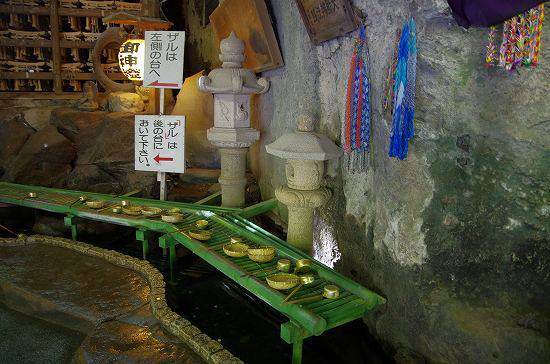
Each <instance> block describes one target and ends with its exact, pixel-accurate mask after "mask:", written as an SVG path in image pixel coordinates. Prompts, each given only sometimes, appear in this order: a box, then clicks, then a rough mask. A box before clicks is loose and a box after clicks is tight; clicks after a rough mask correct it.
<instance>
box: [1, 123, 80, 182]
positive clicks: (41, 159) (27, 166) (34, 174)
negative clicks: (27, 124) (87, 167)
mask: <svg viewBox="0 0 550 364" xmlns="http://www.w3.org/2000/svg"><path fill="white" fill-rule="evenodd" d="M74 157H75V150H74V148H73V145H72V143H71V142H70V141H69V140H68V139H67V138H65V137H64V136H63V135H61V134H59V133H58V132H57V129H56V128H55V127H54V126H48V127H45V128H43V129H41V130H40V131H38V132H36V133H34V134H33V135H32V136H30V137H29V139H28V140H27V142H26V143H25V144H24V146H23V147H22V148H21V150H20V151H19V153H18V154H17V156H16V157H15V158H14V159H13V160H12V162H11V163H10V164H9V166H7V167H6V173H5V174H4V176H3V178H4V179H5V180H7V181H10V182H17V183H23V184H37V183H39V184H41V185H43V186H46V187H64V186H65V184H66V180H67V176H68V175H69V172H70V171H71V163H72V161H73V159H74Z"/></svg>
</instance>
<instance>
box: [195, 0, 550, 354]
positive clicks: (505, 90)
mask: <svg viewBox="0 0 550 364" xmlns="http://www.w3.org/2000/svg"><path fill="white" fill-rule="evenodd" d="M268 3H270V7H271V10H272V17H273V20H274V23H275V24H276V33H277V34H278V39H279V45H280V47H281V51H282V54H283V58H284V61H285V66H284V67H282V68H279V69H277V70H273V71H269V72H264V73H263V75H262V76H264V77H267V78H269V79H270V80H271V89H270V91H269V92H268V93H267V94H265V95H262V96H261V97H259V98H258V99H257V102H256V117H257V120H258V122H259V123H260V129H261V135H262V138H261V140H260V142H259V143H258V144H257V145H256V146H255V147H254V148H252V149H251V160H255V161H257V164H258V168H257V169H256V168H255V169H254V171H255V173H256V177H257V178H258V180H259V184H260V187H261V192H262V197H263V198H264V199H267V198H271V197H273V196H274V189H275V188H276V187H277V186H279V185H281V184H283V183H285V177H284V162H283V161H282V160H280V159H277V158H275V157H273V156H269V155H267V154H266V153H265V148H264V147H265V145H266V144H269V143H271V142H272V141H274V140H275V139H276V138H277V137H279V136H280V135H282V134H283V133H285V132H289V131H291V130H293V129H294V128H295V124H296V120H297V118H298V116H299V115H300V114H302V113H310V114H313V115H314V116H316V117H317V119H318V120H319V122H320V123H319V126H318V130H319V131H321V132H323V133H325V134H327V135H328V136H329V137H330V138H331V139H333V140H334V141H335V142H336V143H337V144H339V138H340V135H339V134H340V127H341V124H342V122H343V118H344V114H345V111H344V110H345V106H344V105H345V90H346V85H347V75H348V67H349V60H350V55H351V52H352V49H353V43H354V37H355V34H354V33H352V34H350V35H348V36H344V37H340V38H337V39H333V40H330V41H327V42H325V43H323V44H322V45H320V46H314V45H313V44H312V43H311V42H310V40H309V37H308V35H307V33H306V30H305V28H304V25H303V23H302V21H301V19H300V16H299V13H298V9H297V7H296V5H295V3H294V2H293V1H274V0H272V1H268ZM353 3H354V5H355V6H356V7H357V8H358V9H360V10H361V11H363V13H365V14H366V15H367V16H368V20H367V36H368V42H369V51H370V63H369V68H370V85H371V110H372V118H371V122H372V131H371V138H372V139H371V145H372V147H371V151H370V162H369V169H368V171H367V172H365V173H352V172H350V171H348V169H347V168H346V167H345V166H344V165H343V164H342V163H341V161H331V162H328V164H327V173H328V176H327V179H326V184H327V185H328V186H329V187H330V188H331V189H332V190H333V198H332V199H331V201H330V202H329V203H328V204H327V205H326V206H325V207H323V208H321V209H320V210H319V211H318V213H317V214H316V221H315V227H316V231H315V250H316V253H315V254H316V257H317V258H318V259H320V260H322V261H324V262H325V263H327V264H329V265H333V266H334V267H335V269H337V270H339V271H341V272H342V273H344V274H345V275H347V276H349V277H350V278H352V279H354V280H356V281H359V282H361V283H362V284H364V285H365V286H367V287H369V288H371V289H374V290H376V291H377V292H379V293H381V294H382V295H384V296H385V297H386V298H387V299H388V303H387V305H386V307H384V308H383V309H382V310H380V311H379V312H377V313H375V314H372V315H370V316H368V317H366V318H365V321H366V323H367V324H368V327H369V329H370V330H371V332H373V333H374V334H375V335H376V336H377V337H378V338H379V339H380V340H381V341H383V342H385V343H388V344H389V347H391V348H392V350H394V352H395V357H396V359H398V360H399V361H408V360H413V361H423V360H425V359H428V360H429V361H432V362H520V361H528V362H545V361H546V362H547V361H548V359H549V358H550V341H549V338H550V321H549V317H550V305H549V304H548V302H549V299H550V263H549V260H550V245H549V236H550V233H549V229H550V202H549V201H550V200H549V199H550V188H549V186H550V175H549V173H550V172H549V170H550V168H549V167H550V152H549V147H550V134H549V131H550V123H549V120H550V103H549V101H550V96H549V95H550V93H549V91H550V81H549V75H550V57H549V56H548V55H549V49H548V46H547V45H548V44H550V43H549V42H550V34H549V33H550V32H548V31H546V29H545V32H544V33H543V34H544V35H543V40H542V44H543V46H542V54H541V62H540V65H539V67H537V68H521V69H520V71H519V72H518V73H513V74H508V73H506V72H504V71H502V70H501V69H499V68H495V69H493V68H486V67H484V63H483V62H484V55H485V45H486V39H487V30H486V29H469V30H464V29H462V28H460V27H458V26H457V24H456V23H455V21H454V20H453V19H452V17H451V15H450V10H449V8H448V5H447V3H446V2H445V1H444V0H417V1H404V0H396V1H391V2H390V1H384V0H367V1H353ZM410 16H413V17H414V18H415V20H416V21H417V27H418V68H417V88H416V92H417V99H416V115H415V128H416V135H415V137H414V139H413V140H412V142H411V144H410V152H409V156H408V158H407V160H405V161H399V160H395V159H390V158H389V157H388V155H387V153H388V146H389V133H390V120H389V119H388V117H387V116H385V115H384V114H383V112H382V98H383V95H382V93H383V84H384V80H385V72H386V67H387V64H388V62H389V59H390V57H391V53H392V42H393V39H394V34H395V31H396V30H397V29H398V28H400V27H401V26H402V24H403V23H404V22H405V21H406V20H407V19H408V18H409V17H410ZM190 30H191V33H194V37H196V38H197V39H203V38H201V37H203V36H210V33H209V32H211V31H209V30H208V29H206V30H205V29H202V28H201V29H193V28H191V29H190ZM197 44H198V45H197V46H198V47H199V48H200V47H203V46H211V44H210V43H209V42H203V43H201V44H199V43H197ZM215 56H217V55H216V53H212V52H211V49H210V50H202V51H201V53H199V58H200V62H201V63H202V64H212V63H213V62H215ZM277 212H278V213H279V214H280V215H281V216H282V217H285V216H286V211H285V208H284V206H280V207H279V210H278V211H277Z"/></svg>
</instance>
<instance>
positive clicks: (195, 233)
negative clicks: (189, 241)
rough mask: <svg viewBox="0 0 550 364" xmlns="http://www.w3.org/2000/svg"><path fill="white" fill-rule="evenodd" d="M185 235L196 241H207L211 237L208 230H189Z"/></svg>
mask: <svg viewBox="0 0 550 364" xmlns="http://www.w3.org/2000/svg"><path fill="white" fill-rule="evenodd" d="M187 233H188V234H189V236H190V237H192V238H193V239H197V240H208V239H210V238H211V237H212V232H211V231H210V230H189V231H188V232H187Z"/></svg>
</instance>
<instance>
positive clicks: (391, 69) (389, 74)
mask: <svg viewBox="0 0 550 364" xmlns="http://www.w3.org/2000/svg"><path fill="white" fill-rule="evenodd" d="M400 38H401V29H398V30H397V31H396V32H395V40H394V43H393V47H392V49H393V54H392V57H391V61H390V64H389V65H388V69H387V70H386V82H385V84H384V104H383V105H382V106H383V109H384V112H385V113H389V114H390V115H391V112H392V110H393V85H394V81H395V80H394V75H395V67H396V66H397V50H398V45H399V39H400Z"/></svg>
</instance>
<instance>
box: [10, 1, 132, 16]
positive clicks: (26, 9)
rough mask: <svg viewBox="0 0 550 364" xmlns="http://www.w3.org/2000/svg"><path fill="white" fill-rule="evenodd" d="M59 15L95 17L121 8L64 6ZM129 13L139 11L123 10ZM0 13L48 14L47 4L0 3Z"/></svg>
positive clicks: (60, 8)
mask: <svg viewBox="0 0 550 364" xmlns="http://www.w3.org/2000/svg"><path fill="white" fill-rule="evenodd" d="M58 9H59V15H61V16H83V17H86V16H90V17H95V18H103V17H104V16H107V15H109V14H112V13H116V12H119V11H122V10H116V9H112V10H102V9H78V8H64V7H59V8H58ZM124 12H126V13H129V14H136V15H139V13H140V12H139V11H132V10H124ZM0 13H9V14H29V15H50V7H49V6H23V5H7V4H0Z"/></svg>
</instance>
